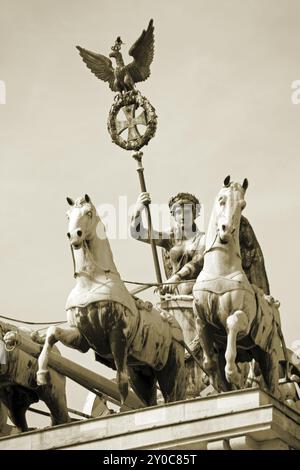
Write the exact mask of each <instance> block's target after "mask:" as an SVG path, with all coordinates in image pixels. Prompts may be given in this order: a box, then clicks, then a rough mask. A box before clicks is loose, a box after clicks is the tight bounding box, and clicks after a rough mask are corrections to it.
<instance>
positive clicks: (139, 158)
mask: <svg viewBox="0 0 300 470" xmlns="http://www.w3.org/2000/svg"><path fill="white" fill-rule="evenodd" d="M132 157H133V158H134V159H135V160H136V161H137V172H138V175H139V180H140V186H141V191H142V192H143V193H146V192H147V188H146V182H145V177H144V167H143V164H142V157H143V152H137V153H134V154H133V155H132ZM146 212H147V221H148V237H149V240H150V244H151V249H152V255H153V261H154V267H155V273H156V280H157V282H158V283H159V284H161V283H162V277H161V272H160V266H159V259H158V254H157V247H156V243H155V240H154V238H153V236H152V235H153V232H152V219H151V211H150V206H149V205H147V206H146Z"/></svg>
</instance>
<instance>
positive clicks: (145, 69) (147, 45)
mask: <svg viewBox="0 0 300 470" xmlns="http://www.w3.org/2000/svg"><path fill="white" fill-rule="evenodd" d="M129 55H131V56H132V57H133V58H134V60H133V62H131V63H130V64H128V65H127V66H126V69H127V70H128V72H129V74H130V76H131V77H132V79H133V81H134V82H135V83H136V82H143V81H144V80H146V78H148V77H149V76H150V65H151V63H152V61H153V56H154V26H153V20H150V22H149V25H148V28H147V30H146V31H145V30H143V32H142V34H141V35H140V37H139V38H138V40H137V41H136V42H135V43H134V44H133V46H132V47H131V48H130V50H129Z"/></svg>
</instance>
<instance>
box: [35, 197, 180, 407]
mask: <svg viewBox="0 0 300 470" xmlns="http://www.w3.org/2000/svg"><path fill="white" fill-rule="evenodd" d="M67 200H68V203H69V205H70V210H69V211H68V218H69V227H68V234H67V235H68V238H69V241H70V245H71V249H72V253H73V257H74V258H73V259H74V271H75V273H74V275H75V279H76V285H75V287H74V289H72V291H71V293H70V295H69V297H68V300H67V305H66V310H67V316H68V323H67V324H66V325H65V326H53V327H50V328H49V329H48V331H47V335H46V341H45V345H44V347H43V350H42V352H41V354H40V356H39V370H38V372H37V382H38V384H40V385H43V384H45V383H47V375H48V374H47V367H48V356H49V352H50V350H51V348H52V346H53V345H54V344H55V343H56V342H57V341H61V342H62V343H63V344H64V345H65V346H68V347H72V348H75V349H77V350H79V351H81V352H86V351H88V350H89V349H90V348H92V349H93V350H94V351H95V353H96V359H97V360H98V361H100V362H102V363H104V364H105V365H107V366H109V367H112V368H113V369H116V370H117V384H118V387H119V391H120V397H121V402H122V403H124V402H125V399H126V396H127V394H128V383H129V377H130V380H131V384H132V387H133V389H134V391H135V392H136V393H137V395H138V396H139V397H140V398H141V399H142V400H143V401H144V403H145V404H146V405H154V404H155V403H156V382H157V381H158V382H159V385H160V389H161V391H162V394H163V396H164V399H165V401H166V402H171V401H177V400H183V399H184V398H185V391H186V374H185V367H184V348H183V345H182V342H183V335H182V331H181V328H180V326H179V324H178V323H177V322H176V320H175V319H174V318H173V317H172V316H171V315H167V314H165V313H161V312H160V311H159V310H158V309H155V308H153V307H152V305H151V304H150V305H149V304H145V303H144V302H142V301H140V300H139V299H136V298H133V297H132V296H131V294H130V293H129V292H128V290H127V289H126V287H125V285H124V282H123V281H122V279H121V277H120V274H119V272H118V270H117V268H116V265H115V263H114V260H113V255H112V252H111V248H110V245H109V241H108V239H107V238H106V234H105V227H104V225H103V223H102V222H101V220H100V218H99V216H98V214H97V211H96V208H95V206H94V205H93V203H92V202H91V200H90V198H89V196H88V195H85V196H84V197H81V198H78V199H77V200H76V201H73V200H72V199H70V198H68V199H67ZM98 224H99V226H98V230H97V231H96V228H97V225H98Z"/></svg>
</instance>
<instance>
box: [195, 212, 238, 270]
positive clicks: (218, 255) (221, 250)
mask: <svg viewBox="0 0 300 470" xmlns="http://www.w3.org/2000/svg"><path fill="white" fill-rule="evenodd" d="M205 251H207V252H206V253H205V255H204V265H203V271H204V272H207V273H211V274H216V275H221V276H226V275H229V274H231V273H234V272H237V271H239V272H242V271H243V268H242V261H241V255H240V242H239V224H238V227H237V228H236V230H235V232H234V234H233V236H232V237H231V238H230V240H229V241H228V243H226V244H224V243H221V242H220V241H219V239H218V235H217V219H216V215H215V213H214V211H213V213H212V215H211V218H210V222H209V226H208V230H207V235H206V245H205Z"/></svg>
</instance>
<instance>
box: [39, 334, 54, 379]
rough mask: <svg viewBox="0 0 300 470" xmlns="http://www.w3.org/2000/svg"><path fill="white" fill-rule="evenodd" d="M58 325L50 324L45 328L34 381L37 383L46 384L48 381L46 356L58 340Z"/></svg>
mask: <svg viewBox="0 0 300 470" xmlns="http://www.w3.org/2000/svg"><path fill="white" fill-rule="evenodd" d="M57 330H58V327H56V326H50V328H48V330H47V334H46V339H45V343H44V346H43V349H42V351H41V354H40V355H39V359H38V366H39V367H38V371H37V374H36V381H37V384H38V385H46V384H47V383H48V375H49V371H48V357H49V353H50V351H51V349H52V346H53V345H54V344H55V343H56V342H57V341H58V335H57Z"/></svg>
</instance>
